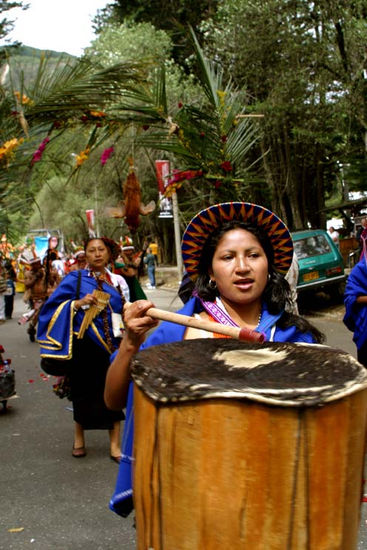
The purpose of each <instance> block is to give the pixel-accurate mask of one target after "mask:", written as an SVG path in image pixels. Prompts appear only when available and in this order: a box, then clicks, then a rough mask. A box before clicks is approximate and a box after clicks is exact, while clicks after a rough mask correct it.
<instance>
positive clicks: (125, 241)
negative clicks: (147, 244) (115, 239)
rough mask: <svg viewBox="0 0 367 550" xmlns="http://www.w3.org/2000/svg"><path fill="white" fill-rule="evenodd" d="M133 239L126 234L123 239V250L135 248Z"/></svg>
mask: <svg viewBox="0 0 367 550" xmlns="http://www.w3.org/2000/svg"><path fill="white" fill-rule="evenodd" d="M134 248H135V247H134V245H133V241H132V239H131V238H130V237H128V236H126V237H124V239H123V240H122V241H121V250H134Z"/></svg>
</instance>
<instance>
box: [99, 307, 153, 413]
mask: <svg viewBox="0 0 367 550" xmlns="http://www.w3.org/2000/svg"><path fill="white" fill-rule="evenodd" d="M150 307H154V306H153V303H152V302H150V301H148V300H137V301H136V302H134V303H132V304H125V306H124V327H125V332H124V336H123V339H122V342H121V344H120V347H119V349H118V352H117V354H116V355H115V357H114V359H113V361H112V363H111V365H110V367H109V369H108V371H107V376H106V384H105V391H104V400H105V403H106V406H107V407H108V408H109V409H112V410H116V411H118V410H121V409H123V408H124V406H125V404H126V397H127V390H128V387H129V382H130V363H131V359H132V357H133V356H134V355H135V353H137V352H138V351H139V348H140V346H141V344H142V343H143V342H144V340H145V336H146V333H147V332H148V331H149V330H150V329H151V328H154V327H156V326H157V325H158V323H159V321H156V320H155V319H152V318H151V317H149V316H148V315H146V311H147V310H148V309H149V308H150Z"/></svg>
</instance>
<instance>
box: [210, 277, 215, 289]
mask: <svg viewBox="0 0 367 550" xmlns="http://www.w3.org/2000/svg"><path fill="white" fill-rule="evenodd" d="M209 287H210V288H211V289H212V290H215V289H216V288H217V283H216V282H215V281H212V279H209Z"/></svg>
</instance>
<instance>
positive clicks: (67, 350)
mask: <svg viewBox="0 0 367 550" xmlns="http://www.w3.org/2000/svg"><path fill="white" fill-rule="evenodd" d="M78 273H81V280H80V290H79V296H80V298H82V297H83V296H85V295H86V294H90V293H92V292H93V290H97V288H98V285H97V281H96V280H95V278H94V277H93V276H91V274H90V272H89V271H87V270H85V269H83V270H81V271H80V272H79V271H72V272H71V273H69V274H68V275H67V276H66V277H65V278H64V279H63V280H62V281H61V283H60V284H59V285H58V287H57V288H56V290H55V291H54V292H53V293H52V294H51V296H50V297H49V298H48V299H47V301H46V302H45V303H44V305H43V306H42V309H41V311H40V315H39V319H38V329H37V341H38V343H39V344H40V353H41V356H42V357H55V356H57V357H60V358H62V359H70V357H71V356H72V343H73V336H74V335H76V334H78V332H79V329H80V326H81V324H82V321H83V319H84V315H85V312H84V310H83V309H79V310H78V311H77V312H76V311H75V310H74V308H73V305H74V301H75V300H76V299H77V295H76V293H77V286H78V277H79V275H78ZM103 291H104V292H108V293H109V294H110V302H109V306H110V307H109V306H108V307H107V314H108V325H109V327H110V331H111V339H112V342H113V344H114V345H115V346H117V345H118V343H119V340H117V339H115V338H114V337H113V334H112V330H111V327H112V321H111V310H112V311H114V312H116V313H121V311H122V299H121V295H120V294H119V292H118V291H117V289H116V288H115V287H113V286H112V285H109V284H107V283H103ZM85 334H86V335H88V337H89V338H91V340H93V341H94V342H95V343H96V344H97V345H98V346H100V347H102V348H104V349H105V350H106V351H107V352H108V353H111V352H112V350H110V349H109V347H108V343H107V341H106V337H105V334H104V331H103V319H102V316H101V315H98V316H97V317H95V318H94V320H93V322H92V323H91V325H90V326H89V328H88V329H87V331H86V333H85Z"/></svg>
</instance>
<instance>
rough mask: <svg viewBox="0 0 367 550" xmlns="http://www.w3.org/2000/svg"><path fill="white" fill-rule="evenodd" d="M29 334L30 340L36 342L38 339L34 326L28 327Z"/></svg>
mask: <svg viewBox="0 0 367 550" xmlns="http://www.w3.org/2000/svg"><path fill="white" fill-rule="evenodd" d="M28 334H29V339H30V341H31V342H35V341H36V331H35V329H34V328H33V327H30V328H29V329H28Z"/></svg>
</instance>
